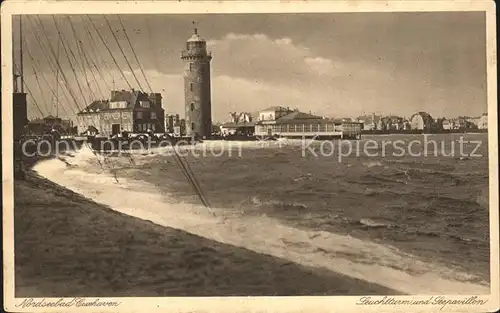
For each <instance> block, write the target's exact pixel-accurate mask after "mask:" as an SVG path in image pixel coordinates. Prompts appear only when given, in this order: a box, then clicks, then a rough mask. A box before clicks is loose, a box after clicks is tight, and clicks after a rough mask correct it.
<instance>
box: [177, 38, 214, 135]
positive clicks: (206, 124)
mask: <svg viewBox="0 0 500 313" xmlns="http://www.w3.org/2000/svg"><path fill="white" fill-rule="evenodd" d="M181 59H182V60H183V61H184V101H185V110H186V116H185V117H186V135H187V136H190V137H193V136H194V137H201V138H203V137H208V136H210V134H211V133H212V102H211V87H210V61H211V60H212V55H211V53H210V52H208V51H207V43H206V41H205V40H203V39H202V38H201V37H200V36H199V35H198V30H197V29H196V28H195V29H194V32H193V35H192V36H191V38H189V39H188V40H187V42H186V49H185V50H184V51H182V52H181Z"/></svg>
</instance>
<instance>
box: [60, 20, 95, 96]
mask: <svg viewBox="0 0 500 313" xmlns="http://www.w3.org/2000/svg"><path fill="white" fill-rule="evenodd" d="M52 19H53V20H54V25H55V26H56V29H57V35H58V36H59V39H60V40H61V45H62V47H63V51H64V54H66V57H67V59H68V62H69V66H70V67H71V71H72V72H73V76H74V77H75V81H76V85H77V86H78V90H80V93H81V94H82V99H83V102H84V103H89V102H88V101H87V98H86V97H85V93H84V92H83V89H82V86H80V81H79V80H78V75H77V74H76V70H75V67H74V66H73V63H72V62H71V58H70V52H71V54H72V55H73V57H74V59H75V60H76V57H75V56H74V54H73V51H71V49H70V51H69V52H68V48H67V47H66V45H65V43H64V42H65V41H66V40H65V39H66V38H63V37H64V36H63V35H62V33H61V29H60V28H59V25H58V24H57V20H56V17H55V15H52Z"/></svg>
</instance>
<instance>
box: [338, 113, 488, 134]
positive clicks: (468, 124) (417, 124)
mask: <svg viewBox="0 0 500 313" xmlns="http://www.w3.org/2000/svg"><path fill="white" fill-rule="evenodd" d="M347 120H350V119H347ZM355 120H356V121H357V122H360V123H363V130H364V131H408V130H421V131H453V130H474V129H481V130H486V129H488V114H487V113H483V114H482V115H481V116H478V117H468V116H459V117H456V118H436V119H434V118H433V117H432V116H431V115H430V114H429V113H427V112H417V113H415V114H413V115H412V116H411V117H409V118H405V117H400V116H393V115H390V116H380V115H379V116H377V115H375V114H372V115H371V116H359V117H357V118H356V119H355Z"/></svg>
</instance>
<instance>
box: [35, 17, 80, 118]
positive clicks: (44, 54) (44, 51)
mask: <svg viewBox="0 0 500 313" xmlns="http://www.w3.org/2000/svg"><path fill="white" fill-rule="evenodd" d="M26 20H27V21H28V22H29V23H30V24H33V25H34V23H33V22H32V21H31V19H29V18H27V19H26ZM35 26H36V25H35ZM28 28H29V29H30V31H31V33H32V34H33V37H35V39H36V41H37V43H38V45H39V46H40V50H41V51H42V54H43V56H44V57H45V59H46V60H47V64H48V65H49V68H50V70H51V71H52V72H53V73H54V74H55V73H56V71H58V70H57V69H56V67H57V66H56V65H54V64H53V63H52V59H51V58H50V57H49V55H48V52H47V51H46V48H45V46H44V45H43V44H42V42H41V40H40V38H39V37H40V36H38V35H37V34H36V33H35V31H34V30H33V28H35V29H37V27H32V26H31V25H30V26H29V27H28ZM28 53H30V51H29V50H28ZM42 73H43V71H42ZM56 76H57V75H56ZM42 78H43V79H44V81H45V83H46V84H47V86H49V89H50V86H51V85H52V84H51V83H49V82H48V80H47V78H45V75H43V74H42ZM59 85H61V82H60V81H57V83H56V87H57V86H59ZM62 87H64V86H62ZM61 89H62V91H63V95H64V96H65V97H66V99H67V100H68V103H71V102H72V101H70V98H69V96H68V91H67V90H66V89H65V88H61ZM52 93H53V95H54V97H56V98H58V97H59V96H58V95H57V93H55V92H54V91H52ZM63 109H64V110H65V111H66V108H65V107H64V106H63ZM72 110H73V111H74V109H72ZM66 113H67V111H66Z"/></svg>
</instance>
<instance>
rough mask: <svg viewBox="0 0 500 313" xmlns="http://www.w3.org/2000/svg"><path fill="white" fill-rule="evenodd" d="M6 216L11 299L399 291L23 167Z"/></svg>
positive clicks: (384, 292)
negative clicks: (121, 205)
mask: <svg viewBox="0 0 500 313" xmlns="http://www.w3.org/2000/svg"><path fill="white" fill-rule="evenodd" d="M179 214H181V212H180V213H179ZM14 215H15V225H14V227H15V251H16V255H15V266H16V268H15V275H16V286H15V295H16V297H127V296H129V297H130V296H137V297H162V296H271V295H275V296H276V295H278V296H293V295H363V294H372V295H375V294H378V295H385V294H399V292H397V291H394V290H390V289H388V288H385V287H382V286H379V285H375V284H372V283H369V282H365V281H362V280H357V279H353V278H350V277H346V276H344V275H340V274H337V273H334V272H331V271H328V270H326V269H320V268H312V267H306V266H302V265H298V264H295V263H293V262H290V261H287V260H284V259H280V258H276V257H272V256H268V255H264V254H259V253H256V252H253V251H250V250H247V249H244V248H240V247H235V246H230V245H226V244H221V243H218V242H215V241H211V240H208V239H204V238H201V237H198V236H195V235H191V234H189V233H186V232H183V231H180V230H176V229H171V228H166V227H162V226H158V225H155V224H153V223H151V222H148V221H144V220H140V219H137V218H134V217H130V216H127V215H124V214H121V213H118V212H116V211H113V210H111V209H110V208H108V207H105V206H103V205H100V204H97V203H95V202H93V201H91V200H89V199H86V198H84V197H82V196H81V195H78V194H76V193H74V192H72V191H69V190H68V189H66V188H63V187H61V186H58V185H56V184H54V183H52V182H50V181H48V180H46V179H43V178H41V177H39V176H38V175H36V174H35V173H33V172H31V171H29V172H28V174H27V175H26V179H25V180H19V181H16V182H15V214H14Z"/></svg>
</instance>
